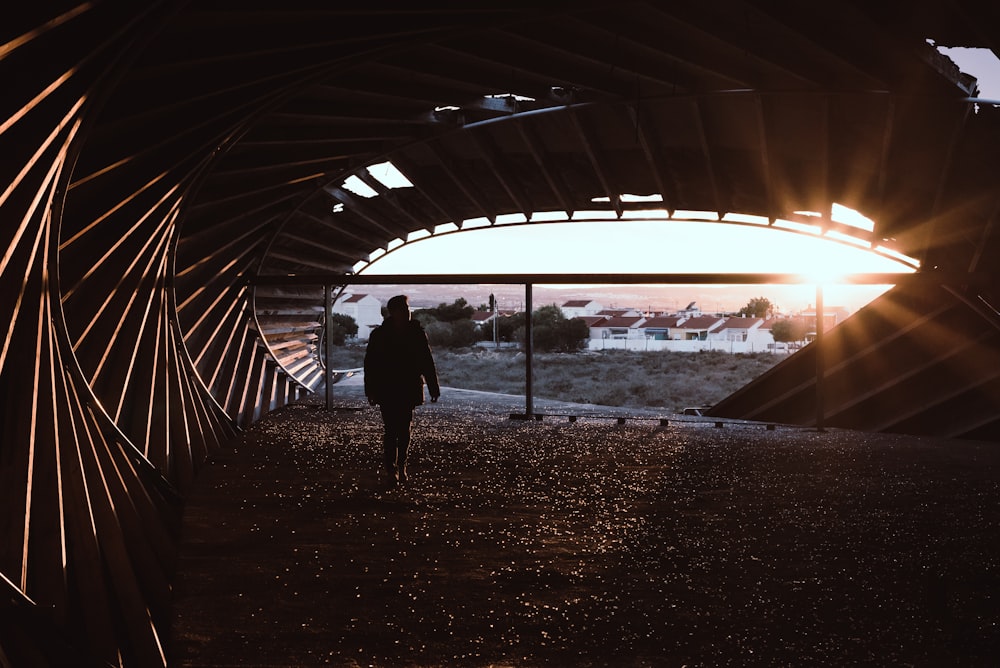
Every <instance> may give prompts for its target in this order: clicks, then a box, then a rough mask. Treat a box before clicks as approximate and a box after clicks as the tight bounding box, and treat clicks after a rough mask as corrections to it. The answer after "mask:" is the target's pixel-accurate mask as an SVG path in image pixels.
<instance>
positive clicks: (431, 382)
mask: <svg viewBox="0 0 1000 668" xmlns="http://www.w3.org/2000/svg"><path fill="white" fill-rule="evenodd" d="M421 334H422V335H423V353H422V356H423V360H421V365H420V373H421V375H422V376H423V377H424V382H425V383H427V393H428V394H430V395H431V401H432V402H434V401H437V400H438V397H440V396H441V386H440V385H438V377H437V367H435V366H434V355H432V354H431V346H430V343H428V341H427V334H426V333H424V332H421Z"/></svg>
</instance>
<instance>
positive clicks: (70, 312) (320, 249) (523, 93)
mask: <svg viewBox="0 0 1000 668" xmlns="http://www.w3.org/2000/svg"><path fill="white" fill-rule="evenodd" d="M22 9H23V11H19V12H17V15H16V16H12V17H11V18H10V20H8V21H5V22H4V26H3V27H2V28H0V31H2V39H0V77H2V80H3V81H4V83H5V94H4V96H3V100H4V102H3V107H2V109H0V148H2V149H3V154H4V156H5V160H4V161H3V165H2V167H0V185H2V187H0V213H2V218H0V220H2V223H0V231H2V234H3V238H2V243H0V247H2V248H4V254H3V256H2V257H3V259H2V261H0V281H2V286H3V290H0V305H2V312H3V314H4V315H5V317H6V321H7V323H8V327H7V331H6V334H5V336H4V342H3V346H2V348H0V388H2V404H3V406H2V411H3V412H2V416H3V419H2V424H0V432H2V433H0V443H2V445H0V499H2V506H3V508H4V520H3V524H2V525H0V534H2V535H0V576H2V577H0V588H2V589H3V594H4V595H3V597H2V603H0V619H2V620H3V621H4V622H5V623H4V625H3V629H4V631H3V634H2V635H0V652H2V653H0V658H5V657H30V658H35V659H38V662H39V663H42V664H44V662H45V657H46V656H47V655H50V654H52V653H59V652H66V653H71V652H78V651H79V652H85V653H86V655H87V656H92V657H94V660H95V662H100V663H103V664H108V665H134V666H150V665H165V663H166V657H165V655H164V651H163V643H162V637H163V634H164V629H165V628H166V627H167V625H168V623H169V600H170V582H171V576H172V568H173V562H174V558H175V553H176V540H177V535H178V531H179V526H178V524H179V517H180V509H181V508H182V506H183V500H184V498H185V496H186V494H187V493H188V492H189V490H190V489H191V488H192V485H194V483H195V480H196V478H197V474H198V472H199V470H200V468H201V467H202V466H203V464H204V462H205V461H206V459H207V458H208V457H209V456H210V454H211V453H212V452H215V451H218V450H219V449H220V448H222V447H224V446H225V444H226V443H228V442H230V441H231V440H232V439H233V438H235V437H236V436H237V435H238V434H239V433H240V432H241V431H242V430H244V429H246V428H247V427H249V426H250V425H252V424H253V423H254V422H255V421H257V420H259V419H260V418H261V417H262V416H264V415H266V414H267V413H268V412H269V411H271V410H274V409H275V408H277V407H280V406H283V405H285V404H287V403H289V402H290V401H293V400H294V399H295V398H297V397H300V396H303V395H305V394H308V393H310V392H313V391H315V390H316V389H317V387H319V382H320V381H321V377H320V376H321V370H320V369H321V367H320V365H319V363H318V358H317V350H316V343H317V336H318V330H319V328H320V325H321V318H320V316H321V314H322V309H323V300H322V289H321V286H323V285H327V284H329V285H338V280H339V281H340V282H341V283H344V282H346V281H349V280H351V277H352V276H354V275H355V273H356V271H357V267H358V266H359V263H363V262H364V261H365V260H366V259H368V258H369V257H370V256H371V254H372V253H373V252H375V251H377V250H379V249H382V250H385V249H388V248H390V247H391V246H393V245H395V244H396V243H398V240H402V241H405V240H407V239H408V238H409V237H410V236H411V235H413V234H415V233H422V232H433V231H434V230H435V229H437V228H438V227H439V226H442V225H447V224H455V223H457V222H460V221H466V220H481V221H486V224H489V225H496V224H498V221H501V222H502V221H503V220H504V219H505V218H504V217H505V216H510V215H518V214H519V215H522V216H524V218H525V220H526V221H527V222H528V223H530V222H531V218H530V216H531V215H533V214H532V212H537V211H559V212H563V213H564V214H565V215H566V217H567V218H570V219H571V218H572V217H573V214H574V213H575V212H581V211H590V210H595V209H600V210H603V211H605V212H606V213H607V214H608V215H609V216H613V218H614V219H618V220H620V219H624V218H627V217H628V216H630V215H636V214H637V213H641V212H643V211H647V210H652V209H656V210H660V209H663V210H666V211H667V212H671V213H673V212H677V211H711V212H715V214H716V215H717V216H718V217H719V218H723V217H724V216H725V215H727V214H730V213H741V214H747V215H753V216H759V217H761V218H763V219H766V220H767V221H768V224H769V225H774V224H776V223H777V222H778V221H783V220H784V221H796V220H798V221H800V222H801V221H802V219H803V215H802V214H801V213H799V212H803V211H809V212H818V213H820V214H821V215H820V216H819V217H818V218H817V217H812V216H810V217H809V220H808V222H809V223H810V224H818V225H820V226H821V227H822V228H823V229H824V231H836V230H837V227H838V223H837V222H836V221H834V220H833V216H832V205H833V203H835V202H836V203H840V204H842V205H844V206H848V207H850V208H853V209H856V210H859V211H864V212H866V213H867V214H868V215H870V216H871V218H872V220H873V221H875V223H874V227H873V229H871V230H870V231H867V232H866V234H867V242H868V243H869V244H870V245H871V247H873V248H874V247H875V246H885V247H887V248H890V249H892V250H893V251H895V252H898V253H901V254H904V255H906V256H908V257H912V258H914V259H915V260H917V261H918V262H919V264H920V271H919V272H918V275H919V276H920V278H919V280H914V281H912V282H909V283H906V284H900V285H898V286H897V287H896V288H894V289H893V290H891V291H890V292H889V293H887V294H886V295H884V296H883V297H881V298H880V299H878V300H877V301H876V302H874V303H872V304H871V305H869V306H868V307H866V308H865V309H863V310H862V311H861V312H859V313H858V314H856V315H855V316H853V317H852V318H851V319H850V320H848V321H847V322H845V323H844V324H843V325H841V326H840V327H838V328H837V329H836V330H834V331H833V332H831V333H830V335H829V336H827V337H825V338H824V341H823V344H822V346H815V347H812V348H811V349H806V350H804V351H803V353H802V354H799V355H795V356H793V357H792V358H790V359H789V360H788V361H787V362H786V363H783V364H781V365H779V366H778V367H776V368H775V369H774V370H773V371H772V372H770V373H768V374H767V375H765V376H764V377H762V378H761V379H759V380H757V381H755V383H754V384H753V385H752V386H750V387H748V388H746V389H745V391H740V392H737V393H736V394H734V395H733V396H731V397H729V398H727V399H726V400H724V401H722V402H720V403H719V404H718V405H717V406H716V407H714V409H713V412H714V414H716V415H718V416H720V417H740V418H747V419H753V420H768V421H775V422H782V423H788V424H800V425H801V424H804V425H809V424H812V421H813V420H814V419H815V415H816V403H815V402H816V398H815V397H816V391H815V389H816V388H815V384H816V382H817V380H816V375H815V369H816V366H817V357H820V356H821V357H822V360H823V363H824V365H825V368H827V369H829V370H830V371H829V374H828V376H827V377H826V378H824V393H823V396H824V402H825V404H826V412H827V419H828V420H829V421H830V423H831V424H833V425H836V426H841V427H845V428H852V429H861V430H866V431H874V432H895V433H903V434H915V435H926V436H934V437H942V438H967V439H979V440H986V441H996V440H1000V401H998V399H1000V358H998V350H1000V336H998V334H1000V327H998V325H1000V320H998V311H997V300H996V295H995V293H996V291H997V278H996V274H995V269H994V266H993V264H992V261H991V259H992V258H993V257H994V256H995V254H996V253H997V245H998V243H1000V236H998V234H997V226H996V225H995V222H996V220H997V216H998V214H1000V188H997V175H998V174H1000V165H998V160H1000V158H998V156H1000V150H998V149H1000V116H998V114H1000V110H998V108H997V105H996V104H995V103H993V102H991V101H989V100H984V99H982V98H980V97H979V91H978V88H977V82H976V80H975V78H974V77H972V76H970V75H969V74H966V73H963V72H962V71H961V70H960V69H959V68H958V67H957V66H956V65H955V63H954V62H952V61H951V60H950V59H949V58H947V57H946V56H944V55H942V54H941V53H940V52H939V51H938V50H937V49H936V48H935V47H936V46H963V47H978V48H986V49H991V50H992V51H993V52H994V54H996V53H998V52H1000V46H998V45H1000V10H997V9H995V8H991V7H984V6H981V5H980V4H978V3H972V2H957V3H955V2H948V3H946V2H933V1H928V2H918V3H916V4H914V3H902V2H886V3H878V4H877V5H875V6H872V5H870V4H868V3H861V2H851V1H838V2H832V3H825V4H824V5H823V6H822V7H815V6H803V5H801V3H791V2H781V3H777V4H775V3H764V2H756V1H753V0H732V1H730V0H726V1H724V2H718V3H702V4H701V5H697V6H692V5H685V6H682V7H681V6H675V3H666V2H628V3H624V4H622V3H606V2H585V3H579V2H576V3H570V2H553V3H547V4H546V5H545V6H544V7H537V6H534V5H532V4H530V3H522V2H513V3H512V2H504V3H495V2H487V3H485V4H484V3H479V4H478V5H477V6H476V7H475V8H467V9H454V8H449V7H446V6H442V5H431V6H426V5H421V6H419V7H402V6H399V5H398V4H396V3H382V2H375V3H368V4H367V5H366V6H365V7H364V8H357V9H350V10H346V9H330V8H328V7H325V6H323V5H322V4H319V3H312V2H298V1H296V0H292V1H290V2H284V3H281V4H280V5H279V4H272V3H264V4H263V5H254V7H252V8H251V7H246V6H244V5H243V4H242V3H234V2H229V1H227V0H218V1H212V2H199V3H186V2H175V1H170V0H161V1H158V2H154V3H146V4H145V5H143V6H141V7H140V6H137V5H135V4H134V3H129V2H124V1H115V0H110V1H107V2H100V3H80V4H75V3H72V2H52V3H45V4H44V5H42V4H36V5H31V6H30V7H24V8H22ZM387 162H389V163H391V164H392V165H393V166H394V167H395V168H396V169H398V170H399V172H400V173H401V174H402V175H403V176H405V178H406V179H407V180H408V182H409V183H410V184H412V187H406V188H397V187H390V186H389V185H387V184H386V183H384V182H383V181H381V180H379V179H378V178H377V177H376V174H377V173H378V172H377V171H375V170H369V169H368V168H369V167H373V166H376V165H383V164H385V163H387ZM349 180H350V182H351V183H355V182H358V181H360V182H361V183H363V184H365V185H366V186H367V187H368V188H370V189H371V190H372V191H373V192H374V193H375V194H376V196H374V197H372V196H369V197H366V196H364V195H359V194H357V193H356V192H355V191H353V190H352V189H351V188H348V187H347V186H346V184H347V183H348V182H349ZM624 194H634V195H643V196H655V199H646V200H640V201H636V200H633V199H631V198H625V197H623V195H624ZM291 278H295V280H294V281H293V280H291ZM10 661H13V659H10Z"/></svg>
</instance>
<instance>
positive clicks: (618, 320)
mask: <svg viewBox="0 0 1000 668" xmlns="http://www.w3.org/2000/svg"><path fill="white" fill-rule="evenodd" d="M640 320H642V318H633V317H630V316H629V317H626V316H615V317H613V318H608V319H607V320H606V321H605V322H602V323H601V324H600V325H598V327H634V326H635V324H636V323H637V322H639V321H640Z"/></svg>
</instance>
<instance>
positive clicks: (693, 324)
mask: <svg viewBox="0 0 1000 668" xmlns="http://www.w3.org/2000/svg"><path fill="white" fill-rule="evenodd" d="M721 320H722V318H717V317H715V316H713V315H700V316H698V317H696V318H691V319H690V320H685V321H684V322H682V323H681V324H679V325H677V327H679V328H680V329H698V330H701V329H712V328H713V327H715V326H716V325H717V324H718V323H719V322H720V321H721Z"/></svg>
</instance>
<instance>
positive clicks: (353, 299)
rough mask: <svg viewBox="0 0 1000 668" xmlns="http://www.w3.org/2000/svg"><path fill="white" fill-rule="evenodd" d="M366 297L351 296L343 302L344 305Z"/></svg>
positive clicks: (359, 295) (360, 295) (361, 295)
mask: <svg viewBox="0 0 1000 668" xmlns="http://www.w3.org/2000/svg"><path fill="white" fill-rule="evenodd" d="M367 296H368V295H366V294H360V293H359V294H356V295H351V296H350V297H348V298H347V299H345V300H344V303H345V304H347V303H348V302H359V301H361V300H362V299H364V298H365V297H367Z"/></svg>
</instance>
